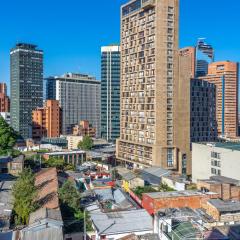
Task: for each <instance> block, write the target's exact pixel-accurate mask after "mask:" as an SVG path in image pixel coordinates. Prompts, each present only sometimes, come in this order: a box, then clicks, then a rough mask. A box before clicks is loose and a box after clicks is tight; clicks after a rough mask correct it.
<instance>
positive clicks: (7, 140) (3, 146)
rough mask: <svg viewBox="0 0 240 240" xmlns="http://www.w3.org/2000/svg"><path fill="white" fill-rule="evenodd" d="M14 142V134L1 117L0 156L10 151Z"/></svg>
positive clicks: (15, 135) (15, 137)
mask: <svg viewBox="0 0 240 240" xmlns="http://www.w3.org/2000/svg"><path fill="white" fill-rule="evenodd" d="M16 140H17V134H16V132H15V131H14V130H13V128H12V127H10V126H9V125H8V124H7V122H6V121H5V120H4V119H3V118H2V117H0V155H1V154H6V153H7V152H8V151H12V148H13V147H14V145H15V143H16Z"/></svg>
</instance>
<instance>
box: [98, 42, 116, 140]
mask: <svg viewBox="0 0 240 240" xmlns="http://www.w3.org/2000/svg"><path fill="white" fill-rule="evenodd" d="M101 66H102V68H101V71H102V73H101V75H102V76H101V78H102V79H101V80H102V81H101V136H102V138H105V139H107V140H108V141H115V140H116V138H118V137H119V134H120V119H119V115H120V47H119V46H109V47H102V56H101Z"/></svg>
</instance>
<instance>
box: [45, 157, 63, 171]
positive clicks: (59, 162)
mask: <svg viewBox="0 0 240 240" xmlns="http://www.w3.org/2000/svg"><path fill="white" fill-rule="evenodd" d="M44 165H45V166H46V167H48V168H51V167H55V168H57V169H58V170H63V169H64V165H65V162H64V159H63V158H56V157H50V158H49V159H47V160H44Z"/></svg>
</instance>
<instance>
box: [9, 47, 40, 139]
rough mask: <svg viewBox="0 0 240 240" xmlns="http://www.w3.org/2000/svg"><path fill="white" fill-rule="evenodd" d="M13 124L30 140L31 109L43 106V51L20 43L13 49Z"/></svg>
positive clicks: (11, 54)
mask: <svg viewBox="0 0 240 240" xmlns="http://www.w3.org/2000/svg"><path fill="white" fill-rule="evenodd" d="M10 56H11V99H12V100H11V116H12V117H11V125H12V127H13V128H14V129H15V130H16V131H17V132H19V133H20V135H21V136H22V137H23V138H25V139H26V138H31V123H32V110H34V109H36V108H37V107H42V104H43V51H42V50H38V49H37V46H35V45H32V44H25V43H19V44H17V45H16V47H15V48H13V49H12V50H11V53H10Z"/></svg>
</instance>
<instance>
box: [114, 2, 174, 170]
mask: <svg viewBox="0 0 240 240" xmlns="http://www.w3.org/2000/svg"><path fill="white" fill-rule="evenodd" d="M178 12H179V1H178V0H132V1H129V2H128V3H127V4H125V5H123V6H122V8H121V49H122V56H121V58H122V59H121V112H120V121H121V124H120V127H121V129H120V139H118V141H117V158H118V159H119V160H121V161H123V162H125V163H128V164H132V165H133V166H134V167H142V166H161V167H164V168H168V169H178V149H177V146H176V143H175V142H176V139H175V135H176V134H175V133H176V131H177V129H176V128H175V126H176V122H177V118H176V115H175V111H176V109H175V108H176V101H177V98H176V89H177V86H178V25H179V16H178Z"/></svg>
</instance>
